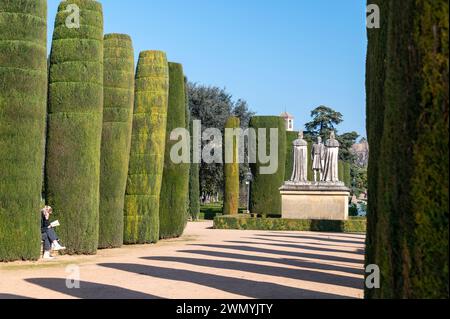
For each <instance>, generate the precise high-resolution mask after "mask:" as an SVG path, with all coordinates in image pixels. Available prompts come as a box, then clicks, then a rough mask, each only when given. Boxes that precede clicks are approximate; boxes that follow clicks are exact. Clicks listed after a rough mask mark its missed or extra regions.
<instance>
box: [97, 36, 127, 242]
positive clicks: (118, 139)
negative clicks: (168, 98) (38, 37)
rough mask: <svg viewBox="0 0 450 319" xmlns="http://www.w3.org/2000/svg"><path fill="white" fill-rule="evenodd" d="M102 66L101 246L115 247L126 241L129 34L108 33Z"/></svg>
mask: <svg viewBox="0 0 450 319" xmlns="http://www.w3.org/2000/svg"><path fill="white" fill-rule="evenodd" d="M103 66H104V69H103V82H104V85H103V88H104V94H103V96H104V108H103V131H102V148H101V161H100V163H101V166H100V223H99V224H100V225H99V226H100V227H99V248H114V247H120V246H121V245H122V244H123V207H124V200H125V187H126V183H127V176H128V164H129V163H128V162H129V157H130V143H131V127H132V120H133V104H134V53H133V45H132V41H131V38H130V37H129V36H128V35H124V34H107V35H105V37H104V54H103Z"/></svg>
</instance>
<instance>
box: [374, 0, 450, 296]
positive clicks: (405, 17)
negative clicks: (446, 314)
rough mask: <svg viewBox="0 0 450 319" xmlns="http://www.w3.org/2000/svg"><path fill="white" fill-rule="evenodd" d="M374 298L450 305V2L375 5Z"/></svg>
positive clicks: (376, 1)
mask: <svg viewBox="0 0 450 319" xmlns="http://www.w3.org/2000/svg"><path fill="white" fill-rule="evenodd" d="M368 3H369V4H372V3H374V4H377V5H378V6H379V7H380V10H381V12H384V14H383V15H382V19H381V27H380V28H379V29H369V30H368V52H367V78H366V90H367V130H368V139H369V144H370V147H371V150H370V151H371V155H370V159H369V170H368V174H369V190H368V193H369V201H368V234H367V250H366V264H368V265H369V264H376V265H378V266H379V267H380V270H381V288H380V289H366V297H367V298H448V296H449V284H448V283H449V281H448V227H449V224H448V212H449V204H448V177H449V176H448V164H449V162H448V159H449V152H448V128H449V123H448V115H449V97H448V70H449V65H448V61H449V56H448V49H449V46H448V27H449V24H448V2H447V1H445V0H423V1H412V0H408V1H401V2H399V1H395V0H390V1H381V0H369V1H368Z"/></svg>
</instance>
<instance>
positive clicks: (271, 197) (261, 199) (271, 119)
mask: <svg viewBox="0 0 450 319" xmlns="http://www.w3.org/2000/svg"><path fill="white" fill-rule="evenodd" d="M249 127H250V128H253V129H255V130H256V135H257V150H258V149H259V148H260V147H265V148H266V150H267V152H266V154H267V153H268V151H269V143H270V128H276V129H278V170H277V172H276V173H275V174H271V175H266V174H260V167H261V166H267V164H263V165H262V164H261V162H260V159H259V156H257V161H256V163H253V164H251V165H250V169H251V171H252V174H253V176H254V180H253V182H252V186H251V191H250V212H251V213H252V214H266V215H281V196H280V191H279V188H280V187H281V186H282V185H283V183H284V176H285V174H284V173H285V172H284V170H285V165H286V124H285V122H284V120H283V119H282V118H281V117H277V116H255V117H252V118H251V120H250V124H249ZM260 128H262V129H266V136H267V139H266V145H260V144H259V142H260V141H259V134H258V129H260Z"/></svg>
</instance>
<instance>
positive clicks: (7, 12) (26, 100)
mask: <svg viewBox="0 0 450 319" xmlns="http://www.w3.org/2000/svg"><path fill="white" fill-rule="evenodd" d="M46 99H47V1H44V0H20V1H19V0H14V1H13V0H9V1H5V0H3V1H0V176H1V177H0V261H13V260H18V259H25V260H35V259H37V258H39V250H40V214H39V210H40V206H39V205H40V199H41V189H42V166H43V159H44V131H45V109H46Z"/></svg>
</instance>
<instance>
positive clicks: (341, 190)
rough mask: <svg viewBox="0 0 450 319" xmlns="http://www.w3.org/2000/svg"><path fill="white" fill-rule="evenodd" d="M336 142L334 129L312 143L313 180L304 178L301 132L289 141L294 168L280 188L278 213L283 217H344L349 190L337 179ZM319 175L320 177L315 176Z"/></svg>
mask: <svg viewBox="0 0 450 319" xmlns="http://www.w3.org/2000/svg"><path fill="white" fill-rule="evenodd" d="M339 147H340V145H339V142H338V141H337V140H336V136H335V133H334V132H332V133H331V134H330V138H329V139H328V140H327V141H326V142H325V144H322V140H321V139H320V138H318V139H317V143H315V144H314V145H313V146H312V150H311V158H312V161H313V165H312V169H313V171H314V181H308V180H307V167H308V156H307V154H306V153H307V143H306V141H304V140H303V133H300V134H299V139H298V140H295V141H294V143H293V148H294V152H293V154H294V170H293V174H292V178H291V180H290V181H287V182H285V183H284V185H283V186H282V187H281V188H280V193H281V199H282V217H283V218H287V219H315V220H320V219H324V220H347V219H348V202H349V198H350V190H349V189H348V188H347V187H346V186H345V185H344V183H343V182H341V181H339V174H338V167H339V165H338V161H339ZM317 175H319V177H320V179H319V180H318V179H317V177H318V176H317Z"/></svg>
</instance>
